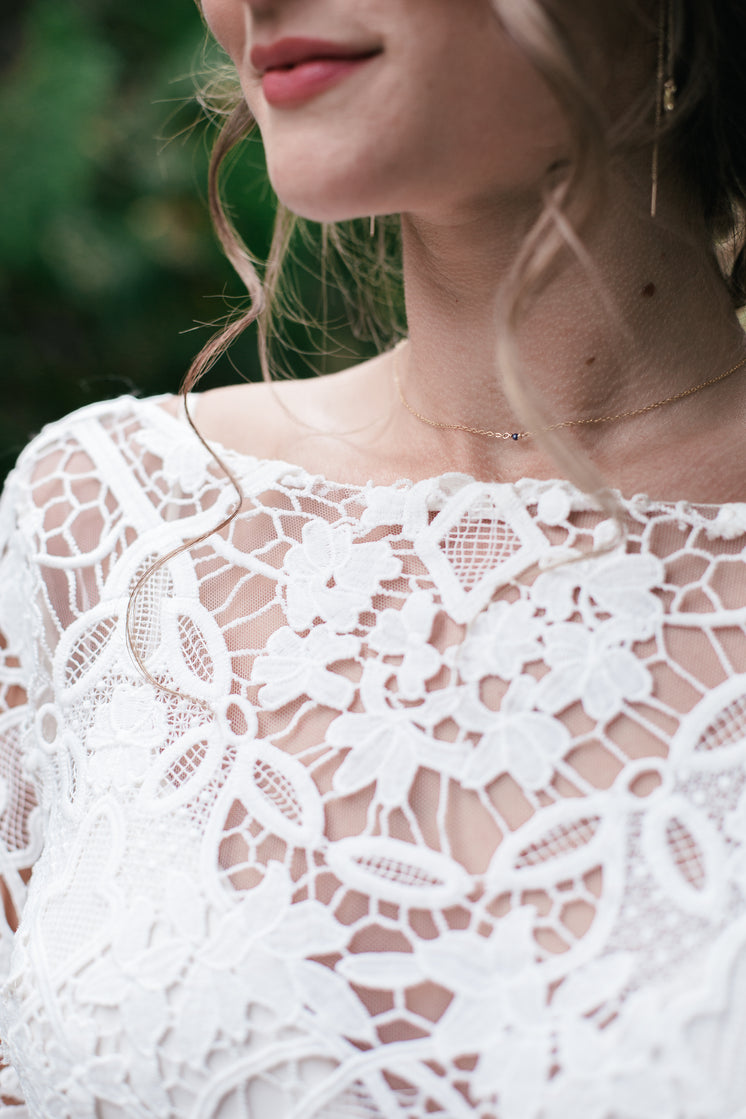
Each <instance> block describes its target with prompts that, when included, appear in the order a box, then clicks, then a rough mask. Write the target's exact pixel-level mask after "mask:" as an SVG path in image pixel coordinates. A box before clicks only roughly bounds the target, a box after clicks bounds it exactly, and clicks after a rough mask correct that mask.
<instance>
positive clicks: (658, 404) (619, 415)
mask: <svg viewBox="0 0 746 1119" xmlns="http://www.w3.org/2000/svg"><path fill="white" fill-rule="evenodd" d="M397 358H398V349H397V350H396V351H394V360H393V370H394V384H395V385H396V391H397V392H398V394H399V399H400V401H401V402H402V404H403V405H404V407H405V408H406V410H407V411H408V412H409V413H411V415H413V416H414V417H415V419H418V420H420V421H421V422H422V423H424V424H427V425H428V427H437V428H440V429H441V430H444V431H465V432H466V433H467V434H468V435H483V436H484V437H485V438H487V439H512V440H518V439H531V438H532V437H533V436H535V435H536V432H534V431H490V430H489V429H487V428H481V427H468V426H467V425H466V424H452V423H445V422H443V421H442V420H433V419H430V417H429V416H423V414H422V413H421V412H418V411H417V410H416V408H413V407H412V405H411V404H410V403H409V401H408V400H407V398H406V397H405V395H404V390H403V389H402V386H401V379H400V377H399V367H398V361H397ZM744 365H746V357H744V358H742V359H741V361H739V362H738V363H737V364H736V365H732V366H731V368H730V369H726V371H725V372H724V373H719V374H718V376H717V377H710V378H709V379H708V380H707V381H702V382H701V384H699V385H694V386H693V387H692V388H690V389H684V390H683V391H682V392H677V393H674V395H673V396H667V397H666V398H665V399H664V400H655V401H653V403H652V404H645V405H643V406H642V407H641V408H631V409H630V410H629V411H627V412H616V413H615V414H613V415H609V416H593V417H591V418H589V419H580V420H562V421H561V422H560V423H555V424H550V425H549V426H548V427H545V428H542V429H541V430H542V431H560V430H561V429H562V428H566V427H580V426H582V425H589V424H607V423H613V422H614V420H629V419H632V417H633V416H644V415H645V414H646V413H647V412H652V411H654V410H655V409H656V408H662V407H663V406H664V405H665V404H674V403H675V402H676V401H677V400H683V399H684V398H685V397H687V396H694V394H695V393H698V392H701V391H702V389H706V388H709V387H710V385H716V384H718V382H720V381H724V380H725V379H726V378H727V377H730V376H732V375H733V374H734V373H735V372H737V371H738V370H739V369H742V368H743V366H744Z"/></svg>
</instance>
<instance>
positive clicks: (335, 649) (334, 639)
mask: <svg viewBox="0 0 746 1119" xmlns="http://www.w3.org/2000/svg"><path fill="white" fill-rule="evenodd" d="M359 648H360V642H359V640H358V639H357V638H356V637H351V636H344V637H342V636H340V635H339V634H337V633H335V632H334V631H333V630H331V629H330V628H329V626H325V625H321V626H315V627H314V628H313V629H312V630H311V631H310V633H309V634H308V635H307V636H306V637H300V636H299V635H298V634H297V633H295V632H294V631H293V630H292V629H290V628H289V627H288V626H284V627H283V628H282V629H278V630H277V631H276V632H275V633H273V634H272V636H271V637H270V639H269V641H268V642H267V645H266V653H264V654H263V655H262V656H260V657H257V660H256V662H255V664H254V670H253V673H252V680H253V682H254V683H259V684H262V687H261V688H260V689H259V699H260V701H261V703H262V705H263V706H264V707H266V708H268V709H269V710H271V711H276V710H277V709H278V708H279V707H284V705H285V704H286V703H291V702H292V701H293V700H294V699H297V698H298V697H299V696H303V695H306V696H308V697H309V699H312V700H314V701H315V702H317V703H320V704H322V705H323V706H324V707H335V708H337V709H339V710H344V709H345V708H346V707H347V706H349V704H350V701H351V700H352V697H353V695H354V693H355V685H354V683H352V681H351V680H348V679H347V678H346V677H344V676H342V675H340V674H339V673H337V672H330V671H329V665H330V664H334V663H335V662H336V661H347V660H351V659H352V658H353V657H354V656H356V655H357V653H358V650H359Z"/></svg>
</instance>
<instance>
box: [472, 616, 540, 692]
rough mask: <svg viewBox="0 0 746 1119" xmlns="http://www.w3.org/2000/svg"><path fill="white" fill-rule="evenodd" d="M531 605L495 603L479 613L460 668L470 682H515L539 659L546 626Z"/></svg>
mask: <svg viewBox="0 0 746 1119" xmlns="http://www.w3.org/2000/svg"><path fill="white" fill-rule="evenodd" d="M535 612H536V611H535V607H534V605H533V603H531V602H525V601H522V602H514V603H507V602H495V603H493V604H492V606H490V608H489V610H487V612H486V613H485V614H480V616H479V617H478V618H477V619H476V621H475V622H474V624H473V625H472V627H471V630H470V632H469V634H468V635H467V637H466V640H465V641H464V645H463V648H462V651H461V655H460V657H459V659H458V667H459V671H460V673H461V676H462V677H463V679H464V680H466V681H468V682H469V683H479V682H480V681H481V680H483V679H484V677H485V676H499V677H500V679H502V680H512V679H513V677H514V676H517V675H519V673H521V672H522V671H523V668H524V666H525V665H526V664H528V663H529V662H530V661H535V660H539V658H540V657H541V647H540V644H539V638H540V636H541V634H542V632H543V630H544V626H545V623H543V622H542V621H539V620H537V619H536V618H535V617H534V615H535Z"/></svg>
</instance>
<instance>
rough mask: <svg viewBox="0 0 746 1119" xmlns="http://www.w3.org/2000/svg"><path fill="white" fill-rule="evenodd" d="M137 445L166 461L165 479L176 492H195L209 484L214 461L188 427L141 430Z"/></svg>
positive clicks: (164, 463) (136, 438)
mask: <svg viewBox="0 0 746 1119" xmlns="http://www.w3.org/2000/svg"><path fill="white" fill-rule="evenodd" d="M135 440H136V442H138V443H139V444H140V446H141V447H142V448H143V449H144V450H146V451H148V452H149V453H150V454H152V455H155V456H156V457H157V458H159V459H161V460H162V462H163V467H162V470H163V477H164V478H165V480H166V482H167V484H168V485H169V486H170V487H173V488H174V489H176V488H179V489H180V490H181V491H182V492H183V493H196V492H197V491H198V490H200V489H201V488H202V487H203V486H204V484H205V482H206V481H207V476H208V469H209V466H210V463H211V461H212V460H211V458H210V455H209V454H208V452H207V451H206V450H205V448H204V447H203V446H202V444H201V443H199V442H198V441H197V440H196V439H194V437H193V436H192V434H191V432H190V431H189V430H188V429H187V428H185V429H184V431H183V433H182V432H180V431H179V430H178V429H177V428H175V427H174V428H169V429H168V430H165V429H162V428H160V427H158V428H155V427H152V428H151V427H147V428H142V429H141V430H140V431H138V432H137V435H136V436H135Z"/></svg>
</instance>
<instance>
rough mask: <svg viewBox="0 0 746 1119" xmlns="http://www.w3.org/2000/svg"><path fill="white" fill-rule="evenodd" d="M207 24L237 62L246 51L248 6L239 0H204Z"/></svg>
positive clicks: (203, 6)
mask: <svg viewBox="0 0 746 1119" xmlns="http://www.w3.org/2000/svg"><path fill="white" fill-rule="evenodd" d="M200 6H201V8H202V14H203V15H204V17H205V21H206V23H207V26H208V27H209V28H210V31H211V32H212V34H213V35H214V36H215V38H216V39H217V41H218V42H219V43H220V45H221V46H222V47H223V49H224V50H225V51H226V52H227V53H228V54H229V55H230V57H231V58H232V59H233V61H234V62H235V63H239V62H240V61H241V59H242V58H243V56H244V54H245V51H246V40H247V28H246V7H245V5H244V4H242V3H239V2H238V0H202V3H201V5H200Z"/></svg>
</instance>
